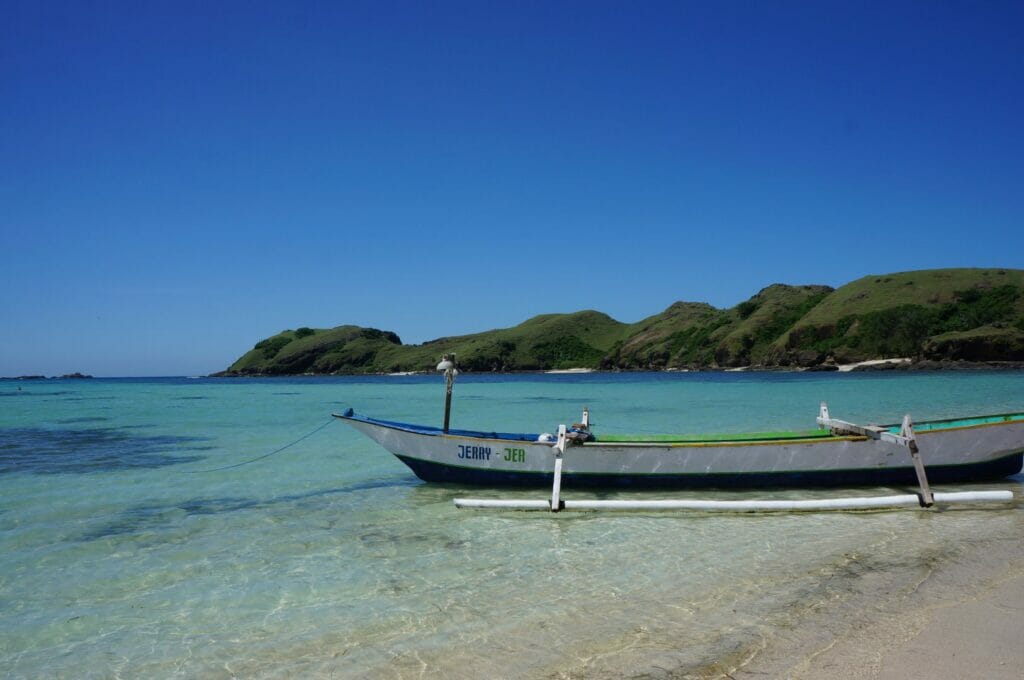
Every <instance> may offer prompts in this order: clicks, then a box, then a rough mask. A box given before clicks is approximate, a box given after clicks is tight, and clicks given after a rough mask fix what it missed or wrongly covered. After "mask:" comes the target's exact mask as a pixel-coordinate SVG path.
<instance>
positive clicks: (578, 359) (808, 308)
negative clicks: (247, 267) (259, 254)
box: [219, 269, 1024, 375]
mask: <svg viewBox="0 0 1024 680" xmlns="http://www.w3.org/2000/svg"><path fill="white" fill-rule="evenodd" d="M1022 293H1024V271H1021V270H1014V269H941V270H927V271H917V272H903V273H898V274H886V275H880V276H867V277H864V278H862V279H859V280H857V281H854V282H852V283H849V284H847V285H845V286H842V287H841V288H838V289H835V290H833V289H832V288H829V287H828V286H789V285H783V284H775V285H771V286H768V287H767V288H764V289H763V290H761V291H760V292H758V293H757V294H756V295H754V296H753V297H751V298H750V299H749V300H746V301H745V302H742V303H740V304H738V305H736V306H735V307H732V308H730V309H718V308H716V307H712V306H711V305H709V304H706V303H702V302H676V303H674V304H672V305H671V306H669V307H668V308H667V309H666V310H665V311H663V312H661V313H660V314H656V315H654V316H651V317H648V318H646V319H643V320H642V321H639V322H637V323H633V324H627V323H622V322H620V321H616V320H615V319H613V318H611V317H610V316H608V315H607V314H603V313H601V312H597V311H593V310H586V311H581V312H575V313H572V314H543V315H540V316H535V317H533V318H532V319H528V320H527V321H524V322H523V323H521V324H519V325H518V326H514V327H512V328H501V329H495V330H490V331H484V332H482V333H474V334H471V335H461V336H453V337H444V338H438V339H436V340H431V341H429V342H425V343H423V344H420V345H403V344H402V342H401V340H400V339H399V337H398V336H397V335H396V334H395V333H392V332H389V331H381V330H377V329H374V328H361V327H359V326H338V327H337V328H332V329H311V328H299V329H297V330H287V331H282V332H281V333H278V334H277V335H275V336H272V337H270V338H267V339H265V340H261V341H260V342H258V343H256V345H255V347H253V349H251V350H250V351H249V352H247V353H246V354H244V355H243V356H242V357H241V358H239V359H238V360H237V361H236V362H235V363H233V364H232V365H231V366H230V367H229V368H228V369H227V370H226V371H224V372H222V373H220V374H219V375H292V374H302V373H314V374H337V373H342V374H348V373H391V372H399V371H429V370H432V369H433V367H434V366H435V365H436V364H437V361H438V359H439V358H440V357H441V355H442V354H445V353H451V352H454V353H455V354H456V355H457V357H458V362H459V366H460V368H462V369H463V370H468V371H518V370H523V371H528V370H549V369H559V368H577V367H579V368H602V369H667V368H709V367H710V368H716V367H736V366H749V365H754V366H801V367H808V366H816V365H820V364H823V363H826V364H831V363H848V362H854V361H862V360H865V359H877V358H891V357H913V358H917V359H932V360H960V359H965V360H971V361H1024V294H1022Z"/></svg>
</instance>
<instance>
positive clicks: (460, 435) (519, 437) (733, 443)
mask: <svg viewBox="0 0 1024 680" xmlns="http://www.w3.org/2000/svg"><path fill="white" fill-rule="evenodd" d="M331 415H332V416H334V417H335V418H339V419H342V420H353V421H356V422H362V423H366V424H368V425H374V426H377V427H383V428H386V429H391V430H398V431H400V432H407V433H409V434H415V435H420V436H424V437H441V438H445V439H463V440H466V439H471V440H479V441H501V442H509V441H514V442H525V443H533V444H544V443H548V442H540V441H537V439H538V437H539V435H537V434H531V433H511V432H481V431H477V430H449V432H447V433H445V432H443V431H442V430H441V429H440V428H437V427H431V426H425V425H416V424H413V423H401V422H397V421H388V420H378V419H376V418H371V417H369V416H363V415H360V414H357V413H355V412H353V411H351V410H349V411H348V412H347V413H332V414H331ZM991 418H1002V419H1003V420H998V421H995V422H979V423H973V424H967V425H960V426H956V425H954V426H951V427H929V428H925V429H922V430H920V431H917V432H915V434H916V435H917V436H925V435H931V434H938V433H942V432H953V431H957V430H969V429H975V428H981V427H993V426H998V425H1011V424H1015V423H1024V413H998V414H992V415H982V416H970V417H965V418H946V419H940V420H923V421H920V422H918V423H916V425H941V424H944V423H957V422H969V421H972V420H983V419H985V420H987V419H991ZM1011 418H1012V419H1011ZM881 427H885V428H888V429H893V428H899V425H882V426H881ZM780 434H783V433H780V432H775V433H771V432H768V433H735V436H744V435H746V436H747V437H748V438H745V439H714V440H696V441H683V440H664V439H662V440H644V439H635V440H626V441H621V440H620V441H601V440H600V439H598V440H595V441H588V442H583V446H585V447H587V446H589V447H595V446H600V447H602V448H608V449H612V448H637V447H646V448H684V447H696V448H712V447H741V446H782V445H787V444H825V443H834V442H844V441H864V440H866V439H867V437H865V436H863V435H835V434H829V433H826V434H822V435H817V436H813V437H806V436H804V437H801V436H793V437H779V436H778V435H780ZM793 434H795V435H799V434H803V433H793ZM503 435H504V436H503ZM751 435H753V437H757V436H760V435H763V436H764V438H763V439H758V438H753V437H751ZM622 436H632V435H622ZM637 436H638V437H641V436H643V435H637ZM662 436H674V435H662ZM679 436H680V437H700V436H729V434H725V435H700V434H692V435H679Z"/></svg>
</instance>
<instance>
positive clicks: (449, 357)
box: [437, 354, 459, 434]
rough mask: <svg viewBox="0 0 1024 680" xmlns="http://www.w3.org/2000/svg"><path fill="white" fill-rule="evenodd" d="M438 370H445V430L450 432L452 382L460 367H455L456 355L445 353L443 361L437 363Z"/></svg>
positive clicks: (446, 432)
mask: <svg viewBox="0 0 1024 680" xmlns="http://www.w3.org/2000/svg"><path fill="white" fill-rule="evenodd" d="M437 370H439V371H444V380H445V390H444V430H443V432H444V433H445V434H448V422H449V418H450V417H451V413H452V384H454V383H455V376H457V375H458V374H459V371H458V369H456V368H455V355H454V354H445V355H444V356H443V357H441V363H439V364H438V365H437Z"/></svg>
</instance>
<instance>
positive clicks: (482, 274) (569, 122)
mask: <svg viewBox="0 0 1024 680" xmlns="http://www.w3.org/2000/svg"><path fill="white" fill-rule="evenodd" d="M0 15H2V17H3V18H2V20H0V319H2V329H3V332H2V333H0V375H20V374H28V373H44V374H59V373H65V372H70V371H83V372H87V373H92V374H95V375H192V374H200V373H207V372H211V371H215V370H219V369H222V368H224V367H226V366H227V365H228V364H230V363H231V361H233V360H234V359H235V358H236V357H237V356H238V355H240V354H241V353H242V352H244V351H245V350H247V349H248V348H250V347H251V346H252V344H253V343H254V342H256V341H257V340H259V339H261V338H263V337H266V336H269V335H272V334H274V333H276V332H278V331H280V330H282V329H285V328H296V327H299V326H314V327H331V326H335V325H339V324H344V323H354V324H359V325H364V326H374V327H378V328H384V329H388V330H393V331H395V332H397V333H398V334H399V335H400V336H401V337H402V339H403V340H404V341H405V342H422V341H424V340H427V339H431V338H434V337H437V336H441V335H450V334H459V333H466V332H474V331H479V330H485V329H488V328H495V327H504V326H511V325H514V324H516V323H519V322H520V321H523V320H525V319H526V318H528V317H530V316H533V315H535V314H539V313H546V312H569V311H574V310H578V309H586V308H596V309H600V310H602V311H605V312H608V313H609V314H611V315H612V316H614V317H615V318H617V319H619V320H622V321H628V322H631V321H636V320H639V319H641V318H643V317H645V316H648V315H651V314H654V313H657V312H659V311H661V310H662V309H664V308H665V307H667V306H668V305H669V304H671V303H672V302H674V301H676V300H698V301H707V302H710V303H712V304H714V305H717V306H720V307H729V306H732V305H735V304H737V303H738V302H741V301H742V300H744V299H746V298H747V297H749V296H750V295H753V294H754V293H756V292H757V291H758V290H759V289H760V288H762V287H764V286H767V285H769V284H772V283H776V282H782V283H792V284H803V283H825V284H830V285H833V286H838V285H841V284H843V283H846V282H848V281H851V280H853V279H856V278H859V277H860V276H864V275H867V274H874V273H886V272H892V271H904V270H909V269H922V268H933V267H957V266H963V267H982V266H999V267H1016V268H1021V267H1024V228H1022V226H1024V191H1022V189H1021V187H1024V127H1022V124H1021V121H1024V50H1022V49H1021V48H1020V35H1021V34H1022V31H1024V4H1022V3H1020V2H1007V3H999V2H985V3H966V2H965V3H934V2H921V3H901V2H878V3H864V2H808V3H787V2H780V3H755V2H713V3H705V2H699V3H698V2H693V3H688V2H667V3H656V2H641V3H627V2H615V3H603V2H580V3H568V2H551V1H547V2H535V3H534V2H508V3H488V2H479V1H478V2H465V3H447V2H431V3H404V2H365V3H345V2H324V3H314V2H306V3H284V2H282V3H269V2H267V3H248V2H247V3H232V2H217V3H194V4H193V3H187V2H161V3H152V2H130V3H128V2H126V3H106V2H103V3H92V2H83V3H40V2H11V1H10V0H0Z"/></svg>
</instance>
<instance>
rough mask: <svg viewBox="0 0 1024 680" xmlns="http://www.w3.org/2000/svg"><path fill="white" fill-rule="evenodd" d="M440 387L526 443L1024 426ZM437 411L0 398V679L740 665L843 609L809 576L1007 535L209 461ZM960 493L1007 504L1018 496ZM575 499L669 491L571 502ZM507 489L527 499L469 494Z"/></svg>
mask: <svg viewBox="0 0 1024 680" xmlns="http://www.w3.org/2000/svg"><path fill="white" fill-rule="evenodd" d="M455 391H456V394H455V401H454V407H453V415H452V425H453V427H459V428H472V429H484V430H493V429H501V430H506V431H514V430H525V431H532V432H538V431H549V432H550V431H555V428H557V425H558V423H560V422H573V421H574V420H577V419H578V418H579V415H580V410H581V408H582V406H583V405H588V406H589V407H590V409H591V413H592V421H593V422H594V423H595V429H596V430H598V431H604V432H621V433H627V432H743V431H756V430H773V429H805V428H808V427H813V424H814V418H815V416H816V415H817V410H818V404H819V402H820V401H821V400H827V401H828V403H829V408H830V411H831V413H832V415H833V417H837V418H842V419H844V420H850V421H855V422H860V421H871V422H896V421H898V420H899V418H900V417H901V416H902V414H903V413H904V412H910V413H911V414H912V415H913V416H914V418H915V419H918V420H926V419H937V418H947V417H956V416H966V415H980V414H985V413H1005V412H1012V411H1024V372H977V373H975V372H971V373H930V374H893V373H878V374H843V375H837V374H790V373H767V374H744V373H724V374H723V373H708V374H703V373H702V374H696V373H690V374H686V373H682V374H589V375H559V376H545V375H525V376H518V375H517V376H496V377H492V376H461V377H460V379H459V381H458V382H457V384H456V388H455ZM443 396H444V395H443V385H442V383H441V381H440V379H439V378H436V377H433V376H429V377H419V376H413V377H379V378H377V377H375V378H362V379H355V378H337V379H320V378H307V379H268V380H207V379H137V380H129V379H122V380H86V381H55V380H51V381H44V382H28V381H26V382H15V381H0V669H2V671H0V672H2V674H3V675H4V676H5V677H25V678H36V677H75V678H82V677H104V678H105V677H183V678H195V677H203V678H205V677H210V678H221V677H223V678H228V677H293V676H303V677H402V678H404V677H423V676H428V677H436V676H441V677H457V678H461V677H620V676H621V675H623V674H627V673H628V674H639V675H642V674H644V673H652V674H656V673H659V672H660V671H658V670H657V669H668V670H670V671H676V670H678V671H679V672H682V673H685V672H696V671H694V669H698V670H699V669H702V668H706V667H708V665H709V664H713V663H714V662H715V661H716V660H722V659H728V658H739V657H740V656H743V655H744V654H748V653H753V652H752V651H751V650H754V651H756V649H758V648H760V647H761V646H763V645H764V644H765V643H766V640H770V639H771V638H772V636H774V635H778V634H780V633H779V631H780V630H785V629H787V627H788V626H791V625H793V624H794V622H796V621H798V619H799V617H800V612H802V611H808V610H809V608H813V607H815V606H819V605H820V603H821V602H824V601H827V600H828V599H829V598H834V597H837V594H836V593H837V592H839V591H838V590H836V589H837V588H839V586H837V585H836V584H837V583H839V581H836V580H835V579H829V580H828V584H829V585H828V586H827V587H826V586H825V585H823V583H824V582H825V581H824V577H825V576H827V575H829V574H833V575H834V572H835V570H837V569H839V568H840V566H838V565H846V564H848V563H849V562H850V561H851V560H856V559H858V557H856V556H861V557H862V558H863V557H864V556H869V557H870V562H871V565H872V566H871V568H872V569H875V570H882V571H885V570H889V571H892V573H893V574H894V575H896V574H903V575H906V576H907V578H912V577H914V574H915V573H917V570H919V569H921V568H923V567H922V566H921V565H922V564H924V563H925V562H929V563H930V562H932V561H934V560H936V559H942V558H943V556H947V555H948V556H952V555H954V554H955V553H957V552H958V551H959V550H961V546H962V545H964V544H965V543H972V544H978V543H979V542H981V541H985V540H991V541H1000V540H1018V541H1019V536H1020V535H1021V529H1022V528H1024V525H1022V520H1021V511H1020V510H1019V509H1018V508H1015V507H1014V508H1006V507H1003V508H999V509H986V510H974V509H965V510H949V511H944V512H908V511H903V512H884V513H833V514H770V515H704V514H696V513H694V514H658V513H646V514H582V513H581V514H569V513H562V514H559V515H555V516H552V515H550V514H544V513H514V512H505V513H502V512H487V511H459V510H456V509H455V508H454V507H453V505H452V499H453V498H454V497H456V496H459V495H467V490H466V489H465V488H458V487H445V486H435V485H427V484H423V483H421V482H419V481H418V480H417V479H416V478H415V477H413V476H412V475H411V474H410V473H409V472H408V471H407V470H406V468H405V467H404V466H402V465H401V463H399V462H398V461H397V460H396V459H394V458H393V457H391V456H390V455H389V454H387V453H386V452H384V451H383V450H382V449H380V448H379V447H377V446H376V445H374V444H373V443H372V442H370V441H369V440H367V439H365V438H363V437H361V436H360V435H358V434H357V433H356V432H355V431H354V430H352V429H350V428H348V427H347V426H345V425H344V424H342V423H332V424H329V425H327V426H326V427H325V428H324V429H322V430H320V431H318V432H315V433H313V434H312V435H311V436H309V437H308V438H307V439H305V440H303V441H301V442H299V443H298V444H296V445H295V446H293V447H291V448H288V449H286V450H284V451H281V452H280V453H277V454H276V455H273V456H271V457H268V458H264V459H262V460H258V461H256V462H253V463H251V464H248V465H243V466H240V467H232V468H230V469H224V470H216V469H215V468H221V467H226V466H232V465H236V464H238V463H241V462H244V461H247V460H251V459H254V458H257V457H259V456H262V455H264V454H266V453H268V452H270V451H273V450H275V449H277V448H279V447H281V446H283V445H285V444H288V443H289V442H292V441H294V440H296V439H298V438H300V437H301V436H303V435H306V434H308V433H310V432H313V431H314V430H315V429H316V428H317V427H319V426H321V425H324V424H325V423H327V422H328V421H329V420H330V418H329V414H330V412H331V411H340V410H342V409H343V408H345V407H348V406H351V407H353V408H355V409H356V411H357V412H360V413H364V414H367V415H371V416H375V417H381V418H386V419H391V420H404V421H411V422H422V423H428V424H431V423H435V424H436V423H439V422H440V419H441V415H442V414H441V409H442V407H443ZM209 470H213V471H209ZM977 488H1010V489H1013V490H1014V493H1015V494H1016V495H1017V496H1018V498H1020V497H1021V496H1024V478H1022V477H1021V476H1020V475H1018V476H1017V477H1014V478H1011V479H1008V480H1005V481H1004V482H1002V483H998V484H987V485H980V486H978V487H977ZM942 490H952V489H951V488H944V489H942ZM869 491H871V492H875V491H877V492H879V493H888V492H891V491H892V490H891V489H874V490H869ZM901 491H902V490H901ZM574 493H576V495H577V496H578V497H594V496H595V495H597V496H600V497H616V498H627V497H629V498H633V497H635V498H659V497H664V496H665V494H666V492H650V493H639V492H636V493H618V492H616V493H604V494H593V493H591V494H584V493H580V492H573V490H572V489H566V490H565V491H564V495H565V496H567V497H572V495H573V494H574ZM709 493H711V492H708V491H703V492H697V491H694V492H692V493H678V494H676V496H677V497H693V498H701V497H707V496H708V495H709ZM848 493H849V491H848V490H845V491H844V490H842V489H839V490H827V491H822V490H816V491H813V492H807V493H800V492H798V491H780V492H757V493H753V492H735V491H734V492H728V493H726V492H722V493H719V494H716V495H715V496H716V497H720V498H754V497H806V496H807V495H808V494H812V495H815V496H818V497H821V496H829V495H835V496H840V495H845V494H848ZM856 493H857V494H858V495H860V494H863V493H865V491H864V490H863V489H861V490H858V491H857V492H856ZM524 494H527V495H537V496H538V497H541V496H543V492H540V491H533V492H529V491H526V492H524V491H511V492H504V491H498V490H486V489H485V490H475V491H473V493H472V494H471V495H488V496H502V495H506V496H507V495H524ZM1014 537H1016V538H1014ZM924 555H927V560H923V558H922V557H921V556H924ZM851 556H853V557H851ZM844 573H845V572H844ZM894 578H897V576H894ZM851 587H854V586H851ZM830 589H831V590H830Z"/></svg>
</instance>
